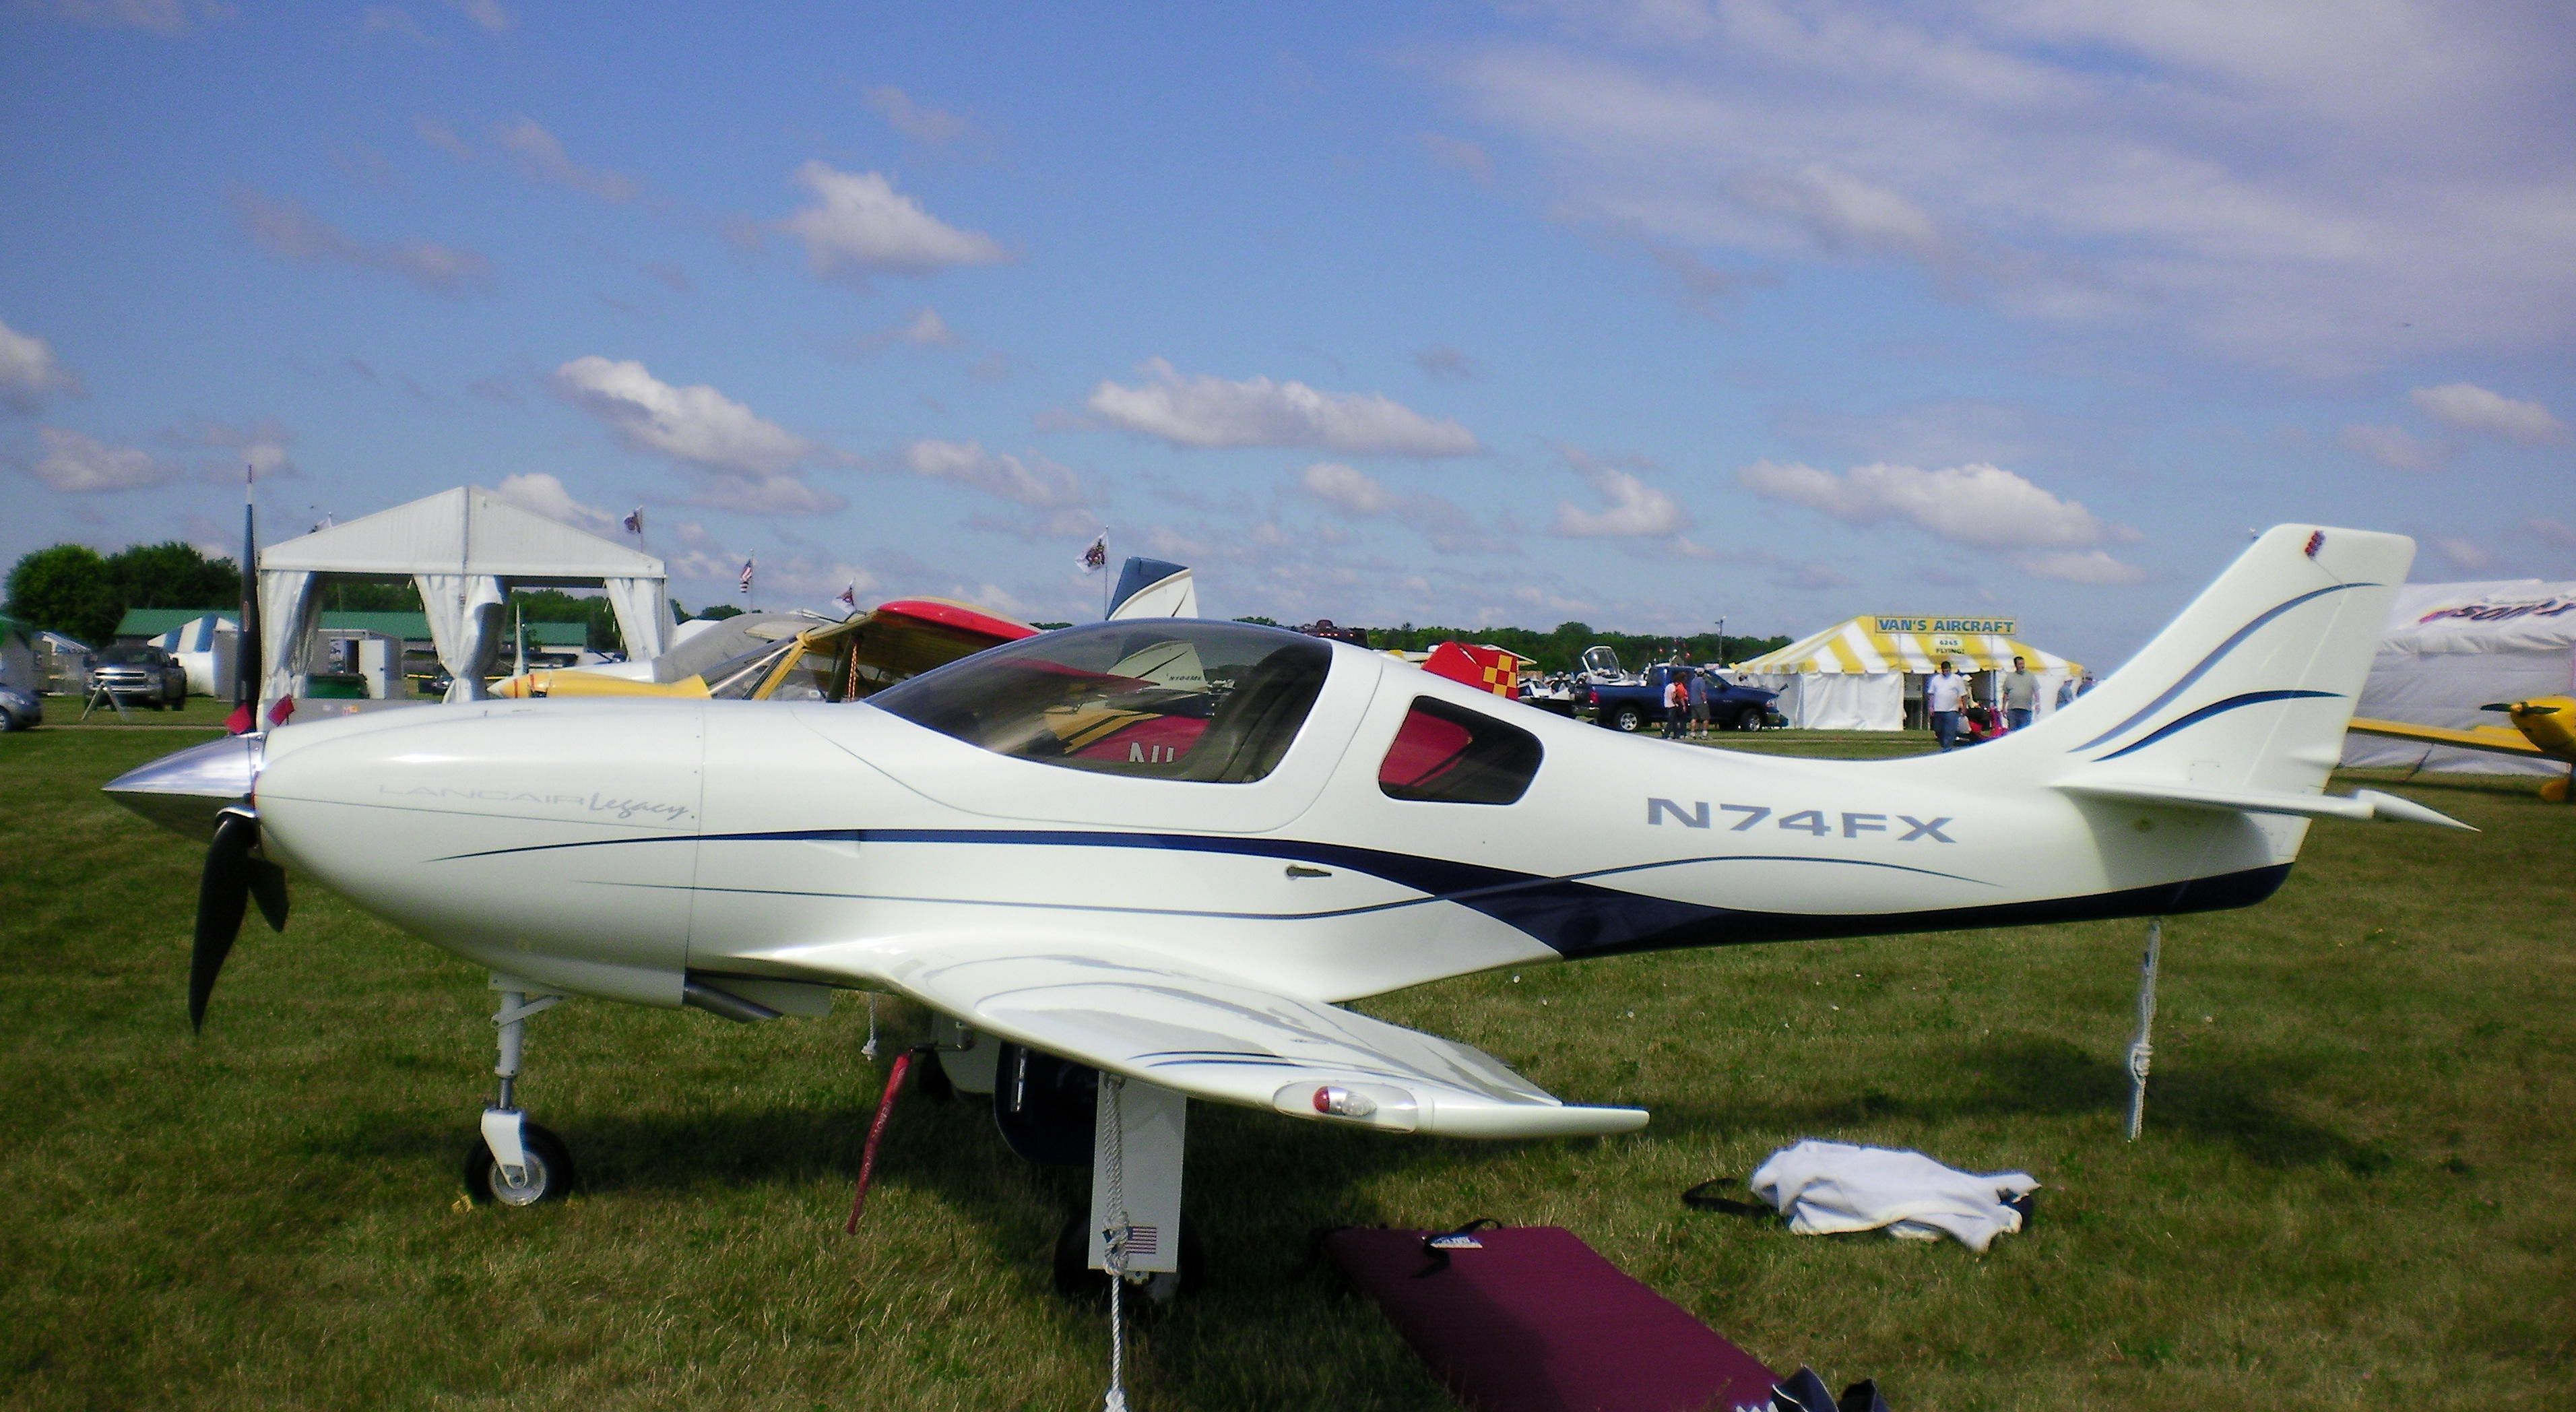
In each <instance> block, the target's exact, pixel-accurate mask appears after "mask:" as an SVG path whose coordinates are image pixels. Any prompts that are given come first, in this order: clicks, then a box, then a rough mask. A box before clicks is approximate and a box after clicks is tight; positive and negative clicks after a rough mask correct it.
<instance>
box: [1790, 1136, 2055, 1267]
mask: <svg viewBox="0 0 2576 1412" xmlns="http://www.w3.org/2000/svg"><path fill="white" fill-rule="evenodd" d="M1747 1185H1749V1186H1750V1187H1751V1188H1752V1190H1753V1194H1754V1195H1755V1196H1757V1197H1760V1198H1761V1199H1762V1200H1764V1201H1767V1202H1769V1203H1770V1204H1771V1205H1772V1206H1773V1207H1774V1208H1776V1209H1777V1210H1778V1211H1779V1212H1780V1214H1781V1215H1783V1216H1786V1217H1788V1218H1789V1229H1790V1230H1793V1231H1795V1232H1797V1233H1798V1234H1800V1235H1843V1234H1846V1233H1848V1232H1851V1231H1874V1230H1877V1229H1878V1228H1879V1227H1881V1226H1885V1227H1887V1228H1888V1234H1890V1235H1895V1236H1903V1237H1906V1238H1908V1239H1912V1240H1933V1239H1936V1238H1938V1237H1939V1236H1941V1235H1944V1234H1947V1235H1953V1236H1957V1237H1958V1238H1959V1241H1960V1243H1961V1244H1963V1245H1965V1246H1967V1247H1968V1248H1969V1249H1970V1250H1974V1251H1976V1252H1977V1253H1978V1254H1980V1255H1982V1254H1984V1253H1985V1249H1986V1247H1987V1246H1988V1245H1989V1244H1991V1243H1993V1241H1994V1238H1995V1237H1996V1236H1998V1235H2004V1234H2007V1233H2010V1232H2013V1231H2018V1230H2020V1229H2021V1213H2020V1212H2019V1211H2016V1210H2014V1209H2013V1208H2012V1207H2010V1206H2008V1205H2006V1204H2005V1203H2006V1202H2008V1201H2011V1200H2014V1199H2016V1198H2019V1197H2021V1196H2024V1195H2027V1194H2028V1193H2030V1192H2032V1191H2035V1190H2037V1189H2038V1187H2039V1183H2038V1182H2037V1181H2035V1180H2033V1179H2032V1177H2031V1175H2030V1174H2029V1173H2028V1172H1995V1173H1992V1174H1989V1175H1983V1176H1980V1175H1978V1174H1976V1173H1973V1172H1960V1171H1953V1170H1952V1169H1950V1168H1948V1167H1944V1166H1942V1165H1941V1164H1940V1163H1938V1162H1935V1161H1933V1160H1932V1159H1931V1158H1929V1157H1926V1156H1924V1155H1923V1154H1922V1153H1920V1152H1906V1151H1903V1150H1901V1149H1898V1148H1892V1147H1855V1146H1853V1145H1851V1144H1850V1143H1846V1142H1817V1141H1814V1140H1812V1139H1810V1140H1809V1141H1806V1142H1801V1143H1799V1144H1798V1145H1797V1146H1795V1147H1784V1148H1782V1149H1780V1150H1779V1151H1777V1152H1774V1153H1772V1154H1771V1156H1770V1159H1769V1160H1768V1161H1765V1162H1764V1163H1763V1164H1762V1165H1761V1167H1760V1168H1758V1169H1757V1170H1755V1172H1754V1173H1753V1180H1752V1181H1751V1182H1749V1183H1748V1184H1747Z"/></svg>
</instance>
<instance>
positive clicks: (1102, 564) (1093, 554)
mask: <svg viewBox="0 0 2576 1412" xmlns="http://www.w3.org/2000/svg"><path fill="white" fill-rule="evenodd" d="M1108 566H1109V531H1107V530H1102V531H1101V532H1100V537H1099V538H1098V539H1095V540H1093V541H1091V547H1090V548H1089V549H1086V550H1084V551H1082V571H1083V572H1084V573H1086V574H1096V573H1099V572H1100V571H1101V570H1102V569H1104V568H1107V567H1108Z"/></svg>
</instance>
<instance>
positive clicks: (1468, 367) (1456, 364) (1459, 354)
mask: <svg viewBox="0 0 2576 1412" xmlns="http://www.w3.org/2000/svg"><path fill="white" fill-rule="evenodd" d="M1413 365H1414V366H1415V367H1417V368H1420V369H1421V370H1422V375H1423V376H1424V377H1427V378H1429V379H1431V380H1432V381H1433V382H1474V381H1475V380H1476V360H1475V359H1474V358H1471V357H1469V356H1467V354H1466V352H1465V351H1464V350H1462V349H1457V348H1452V347H1450V346H1449V345H1448V344H1445V343H1435V344H1433V345H1431V346H1430V347H1428V348H1418V349H1415V350H1414V353H1413Z"/></svg>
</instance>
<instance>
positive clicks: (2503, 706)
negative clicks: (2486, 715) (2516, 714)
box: [2478, 701, 2513, 711]
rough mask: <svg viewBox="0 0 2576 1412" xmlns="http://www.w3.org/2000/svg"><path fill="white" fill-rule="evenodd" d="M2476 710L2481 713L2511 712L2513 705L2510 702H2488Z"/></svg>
mask: <svg viewBox="0 0 2576 1412" xmlns="http://www.w3.org/2000/svg"><path fill="white" fill-rule="evenodd" d="M2478 709H2479V710H2481V711H2511V710H2512V709H2513V703H2512V702H2510V701H2490V702H2488V703H2487V704H2485V705H2484V706H2481V707H2479V708H2478Z"/></svg>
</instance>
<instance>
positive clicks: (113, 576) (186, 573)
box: [107, 539, 241, 631]
mask: <svg viewBox="0 0 2576 1412" xmlns="http://www.w3.org/2000/svg"><path fill="white" fill-rule="evenodd" d="M107 582H108V589H109V591H110V592H111V593H113V594H115V595H116V602H117V613H118V616H120V617H122V616H123V615H124V611H125V610H126V609H128V608H228V609H232V610H234V611H239V610H240V607H241V566H240V565H238V564H235V563H234V562H233V561H232V560H230V559H209V558H207V557H206V556H205V553H204V551H202V550H200V549H198V548H197V546H195V545H193V544H183V543H181V542H180V541H178V540H175V539H167V540H163V541H162V542H161V543H159V544H133V545H128V546H126V547H125V548H123V549H120V550H118V551H116V552H115V553H114V554H111V555H109V556H107ZM115 626H116V625H115V624H113V623H110V624H109V625H108V628H109V630H110V631H114V630H115Z"/></svg>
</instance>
